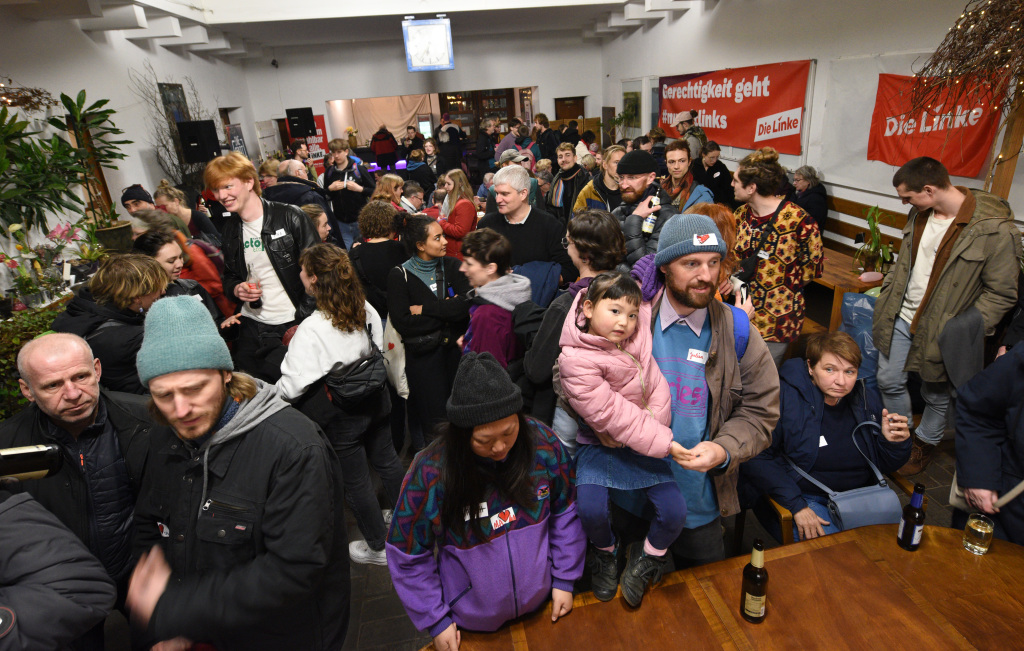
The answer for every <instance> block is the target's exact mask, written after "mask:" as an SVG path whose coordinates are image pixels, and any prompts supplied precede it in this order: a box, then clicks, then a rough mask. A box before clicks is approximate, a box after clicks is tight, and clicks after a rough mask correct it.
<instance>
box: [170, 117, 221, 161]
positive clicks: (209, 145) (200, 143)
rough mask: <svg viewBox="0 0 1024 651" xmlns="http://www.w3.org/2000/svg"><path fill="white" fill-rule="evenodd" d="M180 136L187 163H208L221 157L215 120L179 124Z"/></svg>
mask: <svg viewBox="0 0 1024 651" xmlns="http://www.w3.org/2000/svg"><path fill="white" fill-rule="evenodd" d="M178 135H179V136H180V137H181V151H182V155H183V156H184V157H185V162H186V163H206V162H209V161H211V160H213V159H214V158H216V157H218V156H220V139H219V138H218V137H217V128H216V127H215V126H214V125H213V120H197V121H195V122H179V123H178Z"/></svg>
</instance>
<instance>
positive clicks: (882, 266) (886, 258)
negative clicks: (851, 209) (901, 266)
mask: <svg viewBox="0 0 1024 651" xmlns="http://www.w3.org/2000/svg"><path fill="white" fill-rule="evenodd" d="M886 218H887V214H886V213H885V211H883V210H882V209H881V208H879V207H878V206H871V207H870V208H868V209H867V210H866V211H865V212H864V219H865V221H867V223H868V232H867V233H866V234H865V235H866V236H867V237H866V238H865V239H864V243H863V244H861V245H860V247H859V248H858V249H857V252H856V253H855V254H854V256H853V268H854V270H858V269H860V270H863V271H880V272H882V273H885V271H886V270H887V269H888V266H889V265H890V264H892V246H891V245H890V244H884V243H882V231H881V230H880V229H879V228H878V225H879V223H880V221H881V220H883V219H886Z"/></svg>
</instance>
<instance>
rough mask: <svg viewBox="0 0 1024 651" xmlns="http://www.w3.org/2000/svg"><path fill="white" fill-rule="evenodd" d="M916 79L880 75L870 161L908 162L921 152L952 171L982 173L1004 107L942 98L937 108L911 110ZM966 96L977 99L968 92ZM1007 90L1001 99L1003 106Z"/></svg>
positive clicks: (872, 124)
mask: <svg viewBox="0 0 1024 651" xmlns="http://www.w3.org/2000/svg"><path fill="white" fill-rule="evenodd" d="M914 81H915V80H914V77H908V76H905V75H889V74H880V75H878V91H877V93H876V94H875V110H874V112H873V113H872V116H871V131H870V136H869V138H868V160H877V161H882V162H883V163H889V164H890V165H902V164H904V163H906V162H907V161H908V160H910V159H912V158H916V157H918V156H931V157H932V158H935V159H938V160H940V161H942V164H943V165H945V166H946V169H948V170H949V173H950V174H953V175H955V176H978V174H979V173H981V168H982V166H983V165H984V164H985V159H986V158H987V157H988V153H989V150H990V149H991V147H992V139H993V138H995V135H996V131H997V129H998V127H999V111H995V110H993V108H992V105H991V104H990V103H983V102H980V101H977V100H974V99H967V100H961V101H960V103H958V104H957V105H956V106H953V105H952V103H950V102H948V101H946V99H945V98H939V100H938V101H936V103H935V106H934V108H931V109H929V110H927V111H918V112H917V113H914V114H911V93H912V92H913V86H914ZM963 97H967V98H973V97H975V95H974V94H972V93H970V92H967V93H965V94H964V95H963ZM1001 97H1002V93H998V94H997V97H996V102H997V105H998V103H999V101H1000V100H1001Z"/></svg>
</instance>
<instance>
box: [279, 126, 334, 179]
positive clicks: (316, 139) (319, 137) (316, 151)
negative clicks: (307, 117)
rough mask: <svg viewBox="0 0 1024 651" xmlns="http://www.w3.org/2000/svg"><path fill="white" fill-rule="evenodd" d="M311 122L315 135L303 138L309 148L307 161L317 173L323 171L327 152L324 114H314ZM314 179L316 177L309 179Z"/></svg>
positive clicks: (289, 135) (290, 135)
mask: <svg viewBox="0 0 1024 651" xmlns="http://www.w3.org/2000/svg"><path fill="white" fill-rule="evenodd" d="M284 124H285V129H288V122H287V120H286V121H285V123H284ZM313 124H315V125H316V135H315V136H309V137H308V138H304V139H303V140H305V141H306V147H307V148H308V149H309V162H310V163H311V164H312V165H313V169H315V170H316V173H317V175H318V176H319V175H320V174H323V173H324V156H325V155H326V154H327V127H326V126H325V125H324V116H322V115H314V116H313ZM291 137H292V134H291V130H289V131H288V139H289V140H291ZM310 180H311V181H316V179H310Z"/></svg>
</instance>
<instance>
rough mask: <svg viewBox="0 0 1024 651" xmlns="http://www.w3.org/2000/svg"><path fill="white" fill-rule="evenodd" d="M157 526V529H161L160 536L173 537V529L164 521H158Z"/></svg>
mask: <svg viewBox="0 0 1024 651" xmlns="http://www.w3.org/2000/svg"><path fill="white" fill-rule="evenodd" d="M156 528H157V530H159V531H160V537H161V538H170V537H171V529H170V527H168V526H167V525H166V524H164V523H163V522H157V523H156Z"/></svg>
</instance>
